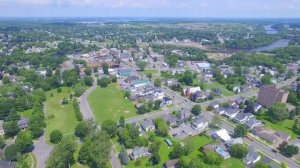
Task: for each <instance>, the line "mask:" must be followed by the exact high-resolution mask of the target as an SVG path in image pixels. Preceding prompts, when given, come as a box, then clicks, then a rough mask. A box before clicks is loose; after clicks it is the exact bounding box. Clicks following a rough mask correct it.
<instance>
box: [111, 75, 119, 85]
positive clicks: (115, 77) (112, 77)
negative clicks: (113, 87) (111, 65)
mask: <svg viewBox="0 0 300 168" xmlns="http://www.w3.org/2000/svg"><path fill="white" fill-rule="evenodd" d="M117 79H118V78H117V76H116V75H113V76H111V82H112V83H116V82H117Z"/></svg>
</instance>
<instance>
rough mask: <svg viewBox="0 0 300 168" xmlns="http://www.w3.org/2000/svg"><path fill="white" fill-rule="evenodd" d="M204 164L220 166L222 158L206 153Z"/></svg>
mask: <svg viewBox="0 0 300 168" xmlns="http://www.w3.org/2000/svg"><path fill="white" fill-rule="evenodd" d="M203 161H204V163H206V164H209V165H218V166H219V165H220V164H221V163H222V162H223V158H222V157H221V156H219V155H218V154H217V153H215V152H206V153H205V155H204V158H203Z"/></svg>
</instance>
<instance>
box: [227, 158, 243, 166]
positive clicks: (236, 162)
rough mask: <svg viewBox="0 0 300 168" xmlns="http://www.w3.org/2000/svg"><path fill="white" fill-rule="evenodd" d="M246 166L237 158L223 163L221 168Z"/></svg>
mask: <svg viewBox="0 0 300 168" xmlns="http://www.w3.org/2000/svg"><path fill="white" fill-rule="evenodd" d="M244 167H245V164H244V163H243V162H242V161H241V160H239V159H236V158H229V159H226V160H224V161H223V163H222V164H221V168H244Z"/></svg>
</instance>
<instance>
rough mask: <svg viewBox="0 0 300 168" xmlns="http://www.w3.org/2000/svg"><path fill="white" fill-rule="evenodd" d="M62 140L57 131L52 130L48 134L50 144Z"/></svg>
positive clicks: (60, 134)
mask: <svg viewBox="0 0 300 168" xmlns="http://www.w3.org/2000/svg"><path fill="white" fill-rule="evenodd" d="M62 138H63V134H62V133H61V132H60V131H59V130H54V131H52V132H51V134H50V142H51V143H54V144H57V143H58V142H60V141H61V140H62Z"/></svg>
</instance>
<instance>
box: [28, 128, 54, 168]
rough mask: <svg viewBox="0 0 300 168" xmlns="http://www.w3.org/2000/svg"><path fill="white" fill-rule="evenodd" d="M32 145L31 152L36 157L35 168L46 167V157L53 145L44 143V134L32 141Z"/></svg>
mask: <svg viewBox="0 0 300 168" xmlns="http://www.w3.org/2000/svg"><path fill="white" fill-rule="evenodd" d="M33 145H34V149H33V151H32V153H33V154H34V156H35V158H36V161H37V168H44V167H46V161H47V158H48V157H49V155H50V153H51V151H52V148H53V147H52V146H50V145H48V144H46V141H45V134H44V135H43V136H41V137H40V138H39V139H38V140H36V141H34V144H33Z"/></svg>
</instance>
